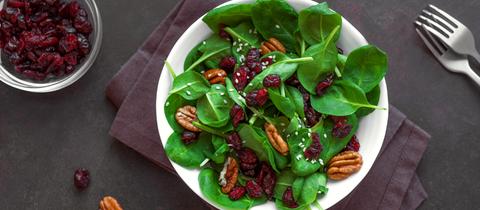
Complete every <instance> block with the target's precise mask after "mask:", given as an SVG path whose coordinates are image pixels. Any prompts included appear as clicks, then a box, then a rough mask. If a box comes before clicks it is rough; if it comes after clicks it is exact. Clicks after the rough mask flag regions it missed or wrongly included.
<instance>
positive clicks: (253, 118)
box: [248, 114, 258, 125]
mask: <svg viewBox="0 0 480 210" xmlns="http://www.w3.org/2000/svg"><path fill="white" fill-rule="evenodd" d="M257 118H258V116H257V115H256V114H253V116H252V117H251V118H250V120H249V121H248V123H249V124H250V125H253V124H254V123H255V121H257Z"/></svg>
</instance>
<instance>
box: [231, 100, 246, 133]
mask: <svg viewBox="0 0 480 210" xmlns="http://www.w3.org/2000/svg"><path fill="white" fill-rule="evenodd" d="M230 118H231V119H232V124H233V127H235V128H236V127H238V124H240V122H242V121H243V120H245V112H243V109H242V107H241V106H239V105H237V104H235V105H234V106H233V107H232V109H231V110H230Z"/></svg>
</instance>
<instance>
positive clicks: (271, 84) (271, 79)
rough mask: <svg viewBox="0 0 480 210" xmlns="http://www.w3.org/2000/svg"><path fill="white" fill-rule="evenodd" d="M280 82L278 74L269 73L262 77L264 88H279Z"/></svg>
mask: <svg viewBox="0 0 480 210" xmlns="http://www.w3.org/2000/svg"><path fill="white" fill-rule="evenodd" d="M281 84H282V78H280V76H279V75H278V74H270V75H267V76H266V77H265V78H264V79H263V86H264V87H266V88H279V87H280V85H281Z"/></svg>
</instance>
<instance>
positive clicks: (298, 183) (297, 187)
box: [292, 176, 305, 201]
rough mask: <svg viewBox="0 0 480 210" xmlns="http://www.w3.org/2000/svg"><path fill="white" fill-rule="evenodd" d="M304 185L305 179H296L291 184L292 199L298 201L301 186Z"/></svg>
mask: <svg viewBox="0 0 480 210" xmlns="http://www.w3.org/2000/svg"><path fill="white" fill-rule="evenodd" d="M304 183H305V177H301V176H299V177H297V178H296V179H295V181H294V182H293V183H292V192H293V199H295V200H296V201H298V199H300V195H301V194H302V189H303V184H304Z"/></svg>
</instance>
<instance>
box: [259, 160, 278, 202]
mask: <svg viewBox="0 0 480 210" xmlns="http://www.w3.org/2000/svg"><path fill="white" fill-rule="evenodd" d="M255 181H256V182H257V183H259V185H260V186H261V187H262V188H263V191H264V192H265V194H266V195H267V197H268V198H269V199H270V198H272V196H273V190H274V188H275V184H276V182H277V176H276V175H275V172H274V171H273V169H272V167H270V165H268V164H267V163H262V166H261V168H260V172H259V173H258V176H257V178H256V180H255Z"/></svg>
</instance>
